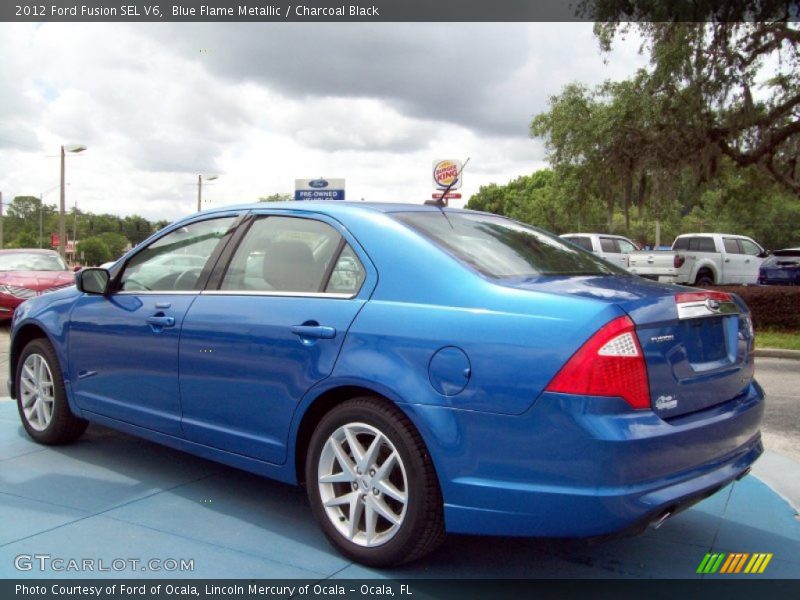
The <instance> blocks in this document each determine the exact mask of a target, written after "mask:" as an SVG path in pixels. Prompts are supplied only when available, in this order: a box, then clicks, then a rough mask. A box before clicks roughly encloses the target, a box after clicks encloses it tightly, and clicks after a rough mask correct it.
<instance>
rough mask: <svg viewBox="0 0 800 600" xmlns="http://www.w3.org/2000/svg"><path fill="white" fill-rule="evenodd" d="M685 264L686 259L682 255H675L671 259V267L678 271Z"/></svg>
mask: <svg viewBox="0 0 800 600" xmlns="http://www.w3.org/2000/svg"><path fill="white" fill-rule="evenodd" d="M685 262H686V257H685V256H683V255H682V254H676V255H675V257H674V258H673V259H672V266H673V267H675V268H676V269H680V268H681V267H682V266H683V263H685Z"/></svg>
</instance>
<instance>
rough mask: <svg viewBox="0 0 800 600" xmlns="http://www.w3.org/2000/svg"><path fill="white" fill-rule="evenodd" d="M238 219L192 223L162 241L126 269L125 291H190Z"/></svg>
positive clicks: (139, 256) (149, 248)
mask: <svg viewBox="0 0 800 600" xmlns="http://www.w3.org/2000/svg"><path fill="white" fill-rule="evenodd" d="M234 220H235V218H234V217H225V218H221V219H209V220H206V221H199V222H197V223H191V224H189V225H186V226H184V227H180V228H179V229H176V230H175V231H172V232H170V233H168V234H167V235H165V236H164V237H162V238H159V239H158V240H156V241H155V242H153V243H152V244H150V245H149V246H148V247H147V248H145V249H144V250H142V251H141V252H139V253H138V254H136V255H135V256H134V257H133V258H131V259H130V260H129V261H128V263H127V264H126V265H125V270H124V271H123V273H122V277H121V279H120V284H119V288H120V290H122V291H158V292H173V291H190V290H193V289H194V288H195V284H196V283H197V281H198V279H199V278H200V273H201V272H202V270H203V267H204V266H205V264H206V262H207V261H208V259H209V257H210V256H211V254H212V253H213V252H214V250H215V249H216V248H217V245H218V244H219V242H220V240H221V239H222V237H223V236H224V235H225V234H226V233H227V231H228V230H229V229H230V227H231V225H233V222H234Z"/></svg>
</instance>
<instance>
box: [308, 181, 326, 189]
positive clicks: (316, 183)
mask: <svg viewBox="0 0 800 600" xmlns="http://www.w3.org/2000/svg"><path fill="white" fill-rule="evenodd" d="M308 186H309V187H312V188H324V187H328V182H327V181H325V180H324V179H314V180H312V181H309V182H308Z"/></svg>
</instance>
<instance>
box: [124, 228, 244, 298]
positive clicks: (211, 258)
mask: <svg viewBox="0 0 800 600" xmlns="http://www.w3.org/2000/svg"><path fill="white" fill-rule="evenodd" d="M248 214H249V213H241V214H238V215H237V214H236V213H223V214H221V215H207V218H204V219H197V220H196V221H191V222H188V223H183V224H182V226H183V227H185V226H187V225H194V224H195V223H202V222H204V221H211V220H214V219H229V218H231V217H235V218H234V221H233V223H231V226H230V227H229V228H228V231H226V232H225V235H223V236H222V237H221V238H220V240H219V243H218V244H217V246H216V248H214V251H213V252H212V253H211V255H210V256H209V257H208V260H206V263H205V265H203V270H202V271H200V275H199V277H198V279H197V282H195V289H193V290H122V289H120V287H119V286H120V285H121V284H122V275H123V274H124V273H125V270H126V269H127V268H128V264H129V263H130V262H131V260H133V258H134V257H136V256H138V255H139V254H140V253H141V252H144V251H145V250H147V248H149V247H150V246H152V245H153V244H155V243H156V242H158V240H161V239H163V238H165V237H166V236H168V235H170V234H171V233H173V232H174V231H176V230H177V229H178V227H172V228H171V229H170V230H169V231H167V232H165V233H164V234H163V235H159V236H158V237H156V238H155V239H152V240H151V241H150V243H149V244H147V245H146V246H142V247H141V248H139V249H138V250H137V251H136V252H135V253H133V254H131V255H130V256H128V257H127V258H126V259H125V261H124V262H123V263H122V265H121V266H120V267H119V270H118V271H117V272H116V274H115V275H114V277H113V279H112V281H111V283H110V287H111V291H110V293H111V294H113V295H140V294H147V295H151V294H180V295H186V294H197V293H199V292H200V291H201V290H203V289H204V288H205V286H206V285H207V283H208V281H207V279H208V277H207V276H206V271H207V270H208V273H209V275H210V274H211V273H213V267H212V268H209V265H211V264H214V265H215V266H216V260H218V259H217V258H216V256H217V254H218V253H220V254H221V253H222V250H223V249H224V247H227V246H228V245H229V243H230V240H231V238H232V237H233V234H234V233H235V232H236V230H237V229H238V227H239V226H240V225H241V223H242V221H243V220H244V218H245V217H246V216H247V215H248ZM226 238H227V239H226ZM201 282H202V285H201Z"/></svg>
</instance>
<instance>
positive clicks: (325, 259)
mask: <svg viewBox="0 0 800 600" xmlns="http://www.w3.org/2000/svg"><path fill="white" fill-rule="evenodd" d="M337 256H338V259H337V260H336V261H334V258H335V257H337ZM364 277H365V272H364V268H363V266H362V265H361V263H360V262H359V261H358V258H357V257H356V256H355V253H354V252H353V251H352V249H351V248H350V247H349V246H348V245H347V244H346V243H345V242H344V239H343V238H342V236H341V235H340V234H339V232H338V231H336V230H335V229H334V228H333V227H331V226H330V225H328V224H327V223H323V222H321V221H317V220H314V219H301V218H296V217H265V218H261V219H258V220H257V221H255V222H254V223H253V224H252V225H251V227H250V229H249V230H248V231H247V234H246V235H245V236H244V239H243V240H242V242H241V244H240V245H239V247H238V248H237V249H236V252H235V253H234V255H233V258H232V259H231V262H230V265H229V266H228V269H227V270H226V272H225V276H224V278H223V279H222V285H221V287H220V289H223V290H238V291H248V292H280V293H300V294H302V293H318V292H323V291H324V292H332V293H350V294H355V293H356V292H357V291H358V290H359V289H360V288H361V284H362V283H363V281H364Z"/></svg>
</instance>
